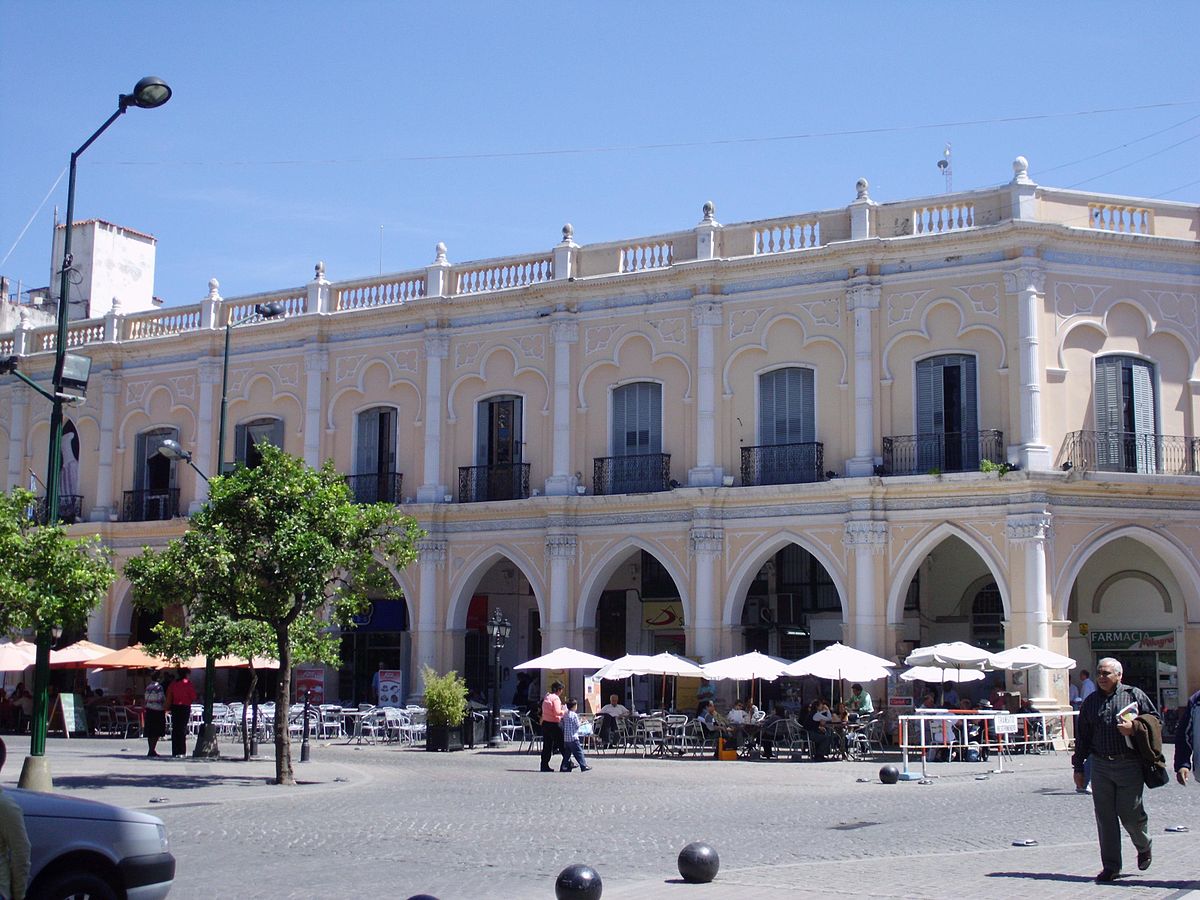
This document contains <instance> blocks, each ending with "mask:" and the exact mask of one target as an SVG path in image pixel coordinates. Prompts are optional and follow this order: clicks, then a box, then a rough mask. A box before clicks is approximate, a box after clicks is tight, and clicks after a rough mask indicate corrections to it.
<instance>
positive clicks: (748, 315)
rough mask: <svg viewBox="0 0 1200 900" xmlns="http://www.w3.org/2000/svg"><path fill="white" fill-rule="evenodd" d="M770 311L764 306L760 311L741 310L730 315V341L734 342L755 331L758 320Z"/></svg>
mask: <svg viewBox="0 0 1200 900" xmlns="http://www.w3.org/2000/svg"><path fill="white" fill-rule="evenodd" d="M768 309H769V307H765V306H764V307H760V308H758V309H739V310H735V311H733V312H731V313H730V314H729V339H730V340H731V341H732V340H734V339H735V338H739V337H741V336H742V335H743V334H749V333H750V332H752V331H754V329H755V327H756V326H757V325H758V320H759V319H761V318H762V317H763V315H765V314H766V312H767V311H768Z"/></svg>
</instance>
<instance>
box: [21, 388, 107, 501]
mask: <svg viewBox="0 0 1200 900" xmlns="http://www.w3.org/2000/svg"><path fill="white" fill-rule="evenodd" d="M101 393H102V395H103V399H102V400H101V402H100V446H99V447H97V448H96V449H97V450H99V451H100V455H99V458H98V462H97V465H96V504H95V506H93V507H92V509H91V512H89V513H88V521H89V522H107V521H108V519H109V516H110V515H111V514H112V512H113V509H114V507H113V485H114V478H113V456H114V454H115V452H116V446H117V434H116V427H117V401H118V399H119V398H120V396H121V374H120V373H119V372H111V371H110V372H106V373H105V375H104V387H103V388H101ZM15 412H16V411H15V410H14V413H15Z"/></svg>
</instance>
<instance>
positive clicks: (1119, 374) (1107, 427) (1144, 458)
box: [1095, 356, 1158, 472]
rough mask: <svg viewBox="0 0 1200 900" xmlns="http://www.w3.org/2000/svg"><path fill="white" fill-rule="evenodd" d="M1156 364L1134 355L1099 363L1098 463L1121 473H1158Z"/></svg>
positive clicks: (1097, 383) (1097, 387)
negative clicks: (1156, 471)
mask: <svg viewBox="0 0 1200 900" xmlns="http://www.w3.org/2000/svg"><path fill="white" fill-rule="evenodd" d="M1154 376H1155V372H1154V364H1153V363H1149V362H1146V361H1145V360H1143V359H1136V358H1134V357H1131V356H1103V357H1100V358H1099V359H1097V360H1096V391H1095V406H1096V431H1097V432H1098V434H1097V436H1096V437H1097V440H1096V464H1097V466H1098V467H1099V468H1101V469H1105V470H1108V471H1118V472H1154V471H1155V469H1156V460H1157V441H1156V438H1155V431H1156V429H1155V423H1156V421H1157V418H1158V416H1157V412H1158V404H1157V401H1156V398H1155V392H1154Z"/></svg>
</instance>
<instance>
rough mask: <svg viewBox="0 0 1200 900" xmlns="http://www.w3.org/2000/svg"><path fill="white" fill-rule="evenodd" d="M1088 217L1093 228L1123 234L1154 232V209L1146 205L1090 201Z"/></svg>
mask: <svg viewBox="0 0 1200 900" xmlns="http://www.w3.org/2000/svg"><path fill="white" fill-rule="evenodd" d="M1088 219H1089V221H1090V222H1091V227H1092V228H1099V229H1100V230H1102V231H1116V232H1120V233H1121V234H1154V211H1153V210H1151V209H1147V208H1146V207H1144V206H1120V205H1118V204H1115V203H1089V204H1088Z"/></svg>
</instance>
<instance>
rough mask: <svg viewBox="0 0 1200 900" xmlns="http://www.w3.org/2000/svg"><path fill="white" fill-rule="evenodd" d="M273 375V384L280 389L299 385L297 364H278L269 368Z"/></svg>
mask: <svg viewBox="0 0 1200 900" xmlns="http://www.w3.org/2000/svg"><path fill="white" fill-rule="evenodd" d="M271 371H272V372H274V373H275V382H276V384H278V385H279V386H280V387H297V386H298V385H299V384H300V365H299V364H298V363H280V364H279V365H276V366H271Z"/></svg>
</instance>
